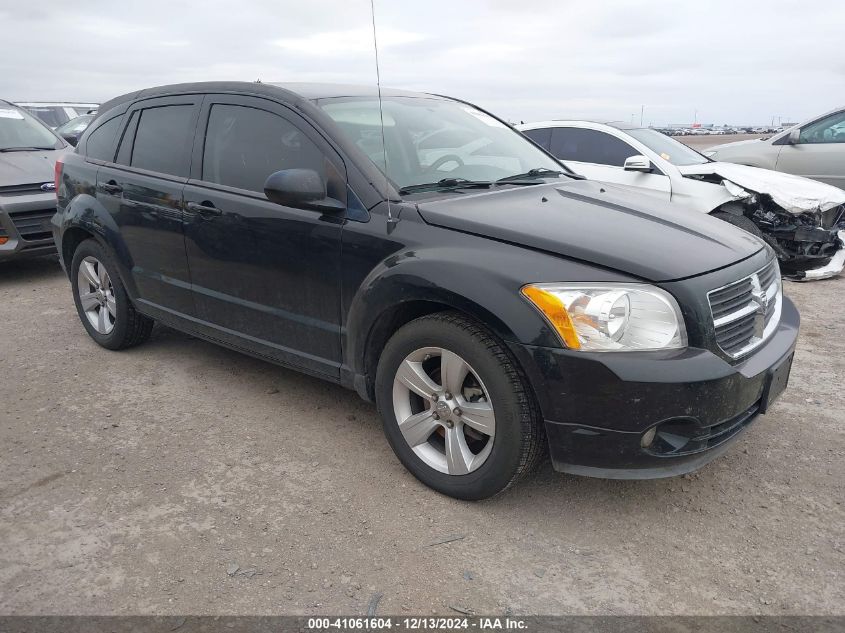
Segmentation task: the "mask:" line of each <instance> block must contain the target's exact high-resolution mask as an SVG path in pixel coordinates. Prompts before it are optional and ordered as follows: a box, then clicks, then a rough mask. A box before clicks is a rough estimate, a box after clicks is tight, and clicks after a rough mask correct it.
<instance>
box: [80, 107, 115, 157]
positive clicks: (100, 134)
mask: <svg viewBox="0 0 845 633" xmlns="http://www.w3.org/2000/svg"><path fill="white" fill-rule="evenodd" d="M122 121H123V115H120V116H116V117H114V118H113V119H109V120H108V121H106V122H105V123H103V124H102V125H101V126H99V127H98V128H97V129H95V130H94V131H92V132H91V134H90V135H89V136H88V141H87V142H86V143H85V155H86V156H87V157H88V158H94V159H96V160H104V161H107V162H112V161H113V160H114V137H115V136H116V135H117V131H118V130H119V129H120V124H121V122H122Z"/></svg>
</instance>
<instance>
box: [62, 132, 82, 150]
mask: <svg viewBox="0 0 845 633" xmlns="http://www.w3.org/2000/svg"><path fill="white" fill-rule="evenodd" d="M61 137H62V138H63V139H64V140H65V141H67V142H68V143H70V144H71V145H73V146H74V147H76V144H77V143H78V142H79V134H76V133H73V132H71V133H69V134H62V135H61Z"/></svg>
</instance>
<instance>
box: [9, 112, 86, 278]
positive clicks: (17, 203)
mask: <svg viewBox="0 0 845 633" xmlns="http://www.w3.org/2000/svg"><path fill="white" fill-rule="evenodd" d="M70 149H72V148H71V147H70V146H69V145H68V144H67V143H65V141H63V140H62V139H61V138H60V137H58V136H56V134H55V133H54V132H53V131H52V130H51V129H50V128H48V127H47V126H45V125H44V124H43V123H41V122H40V121H39V120H38V119H36V118H35V117H33V116H32V115H31V114H29V113H28V112H27V111H26V110H23V109H22V108H19V107H17V106H16V105H14V104H12V103H9V102H7V101H2V100H0V262H3V261H6V260H8V259H12V258H14V257H23V256H28V255H46V254H49V253H52V252H55V250H56V247H55V244H54V242H53V233H52V228H51V226H50V218H52V216H53V214H54V213H55V212H56V185H55V182H54V179H55V166H56V159H58V158H59V157H60V156H62V155H64V154H66V153H67V152H68V151H70Z"/></svg>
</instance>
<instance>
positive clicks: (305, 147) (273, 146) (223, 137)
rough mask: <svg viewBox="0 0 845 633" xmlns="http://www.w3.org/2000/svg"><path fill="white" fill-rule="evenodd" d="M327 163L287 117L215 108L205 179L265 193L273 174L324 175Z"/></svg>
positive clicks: (205, 154)
mask: <svg viewBox="0 0 845 633" xmlns="http://www.w3.org/2000/svg"><path fill="white" fill-rule="evenodd" d="M141 124H142V125H143V119H142V120H141ZM323 164H324V162H323V154H322V152H321V151H320V150H319V149H318V148H317V146H316V145H314V143H312V142H311V141H310V140H309V139H308V138H307V137H306V136H305V135H304V134H303V133H302V132H301V131H300V130H299V128H297V127H296V126H294V125H293V124H292V123H290V122H288V121H286V120H285V119H283V118H282V117H280V116H278V115H276V114H272V113H270V112H266V111H264V110H258V109H256V108H249V107H245V106H235V105H224V104H218V105H214V106H212V108H211V114H210V116H209V118H208V130H207V131H206V135H205V148H204V150H203V159H202V179H203V180H206V181H208V182H215V183H218V184H221V185H228V186H229V187H237V188H239V189H247V190H249V191H259V192H262V191H264V181H265V180H267V176H269V175H270V174H272V173H273V172H276V171H279V170H282V169H313V170H315V171H317V172H318V173H323V172H324V171H325V170H324V168H323Z"/></svg>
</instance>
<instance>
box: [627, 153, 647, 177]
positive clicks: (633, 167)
mask: <svg viewBox="0 0 845 633" xmlns="http://www.w3.org/2000/svg"><path fill="white" fill-rule="evenodd" d="M624 169H625V171H641V172H644V173H651V170H652V169H653V167H652V165H651V161H650V160H649V159H648V158H646V157H645V156H642V155H640V154H637V155H636V156H629V157H628V158H626V159H625V167H624Z"/></svg>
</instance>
